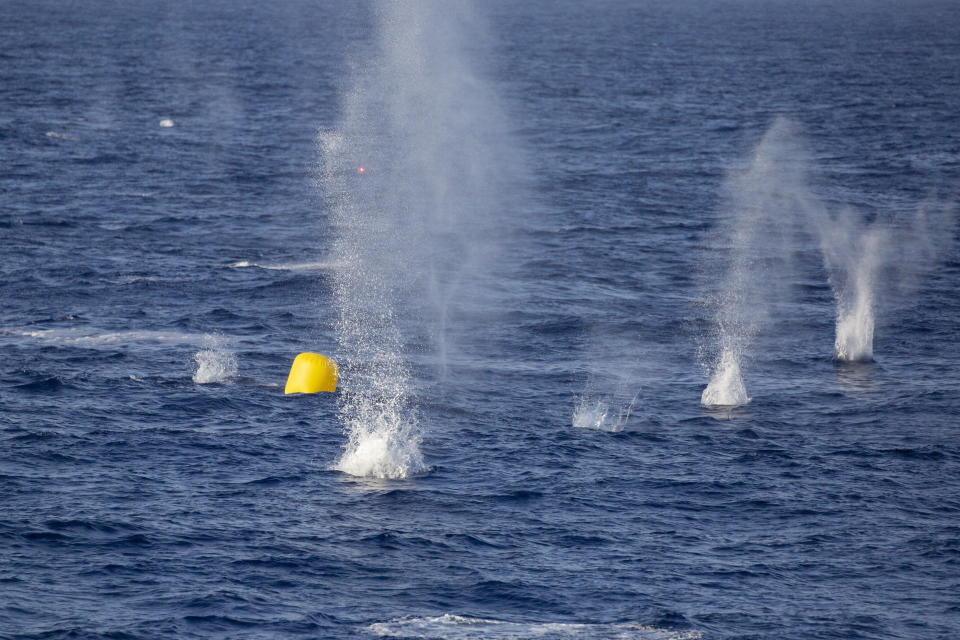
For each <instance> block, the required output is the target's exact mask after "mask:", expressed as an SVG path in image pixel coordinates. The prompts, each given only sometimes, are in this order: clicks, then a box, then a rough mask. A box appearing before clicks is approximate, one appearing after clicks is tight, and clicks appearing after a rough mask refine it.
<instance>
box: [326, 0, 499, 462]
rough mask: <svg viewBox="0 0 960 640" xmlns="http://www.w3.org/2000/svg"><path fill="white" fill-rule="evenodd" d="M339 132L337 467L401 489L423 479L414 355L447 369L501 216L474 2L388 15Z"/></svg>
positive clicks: (329, 139)
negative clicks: (459, 316) (398, 482)
mask: <svg viewBox="0 0 960 640" xmlns="http://www.w3.org/2000/svg"><path fill="white" fill-rule="evenodd" d="M376 12H377V18H378V20H377V28H378V40H377V43H376V48H375V50H374V51H373V52H366V51H362V52H360V54H359V55H360V57H359V58H358V59H359V60H361V61H362V64H359V65H358V66H357V68H356V73H355V78H354V80H355V86H354V88H353V90H351V91H350V92H348V93H347V94H346V95H345V105H344V116H343V118H342V121H341V123H340V126H339V127H338V129H337V130H335V131H325V132H321V133H320V135H319V142H320V146H321V153H322V175H321V178H320V181H319V182H320V188H321V189H322V190H323V195H324V198H325V199H326V201H327V203H328V205H329V208H330V213H331V215H330V220H331V228H332V229H333V230H334V233H335V237H334V242H333V246H332V251H331V254H332V257H333V259H334V262H335V264H336V265H337V267H336V269H335V270H334V278H333V290H334V300H335V303H336V306H337V308H338V310H339V320H338V322H337V335H338V343H339V344H338V353H337V361H338V363H339V364H340V373H341V375H340V385H339V388H340V390H341V393H340V395H339V404H340V411H339V417H340V421H341V424H342V426H343V428H344V431H345V432H346V434H347V442H346V445H345V450H344V453H343V455H342V457H341V459H340V460H339V462H338V463H337V464H336V465H335V468H336V469H338V470H340V471H343V472H345V473H350V474H353V475H358V476H374V477H381V478H403V477H407V476H409V475H411V474H415V473H418V472H421V471H423V470H425V468H426V466H425V464H424V461H423V457H422V454H421V452H420V442H421V438H422V428H421V425H420V422H419V419H418V415H417V412H416V406H415V402H414V401H413V399H412V397H411V393H412V392H411V389H412V386H413V381H412V379H411V375H412V374H411V363H410V361H409V353H410V352H412V351H414V350H416V352H417V353H420V354H426V353H429V352H431V351H433V352H434V353H437V354H439V355H440V358H441V363H440V366H441V368H442V366H443V362H442V360H443V359H445V358H446V354H447V352H448V351H449V349H450V347H451V343H452V341H451V340H450V339H449V336H448V334H449V331H450V327H451V325H452V323H451V322H450V320H449V318H450V315H449V312H448V309H449V308H450V307H451V306H452V305H454V304H458V303H460V302H462V301H464V300H470V299H471V297H472V295H473V294H474V293H475V291H473V290H472V288H471V287H470V286H466V285H465V282H467V281H468V280H469V278H472V277H473V274H474V273H477V272H482V271H483V267H484V264H482V263H483V261H484V260H486V258H487V254H486V253H485V249H486V248H487V247H489V246H491V245H490V243H489V241H488V240H489V235H490V234H486V233H485V232H486V231H489V228H490V220H491V219H493V218H494V217H495V216H496V215H499V214H498V213H494V212H495V211H498V209H497V207H498V206H499V204H500V203H501V199H502V197H503V196H502V195H500V194H499V193H498V187H499V186H500V185H502V184H503V182H504V180H503V179H502V175H501V174H502V172H504V171H508V170H509V167H510V166H511V160H510V156H509V155H508V154H503V153H501V147H500V146H499V142H498V141H499V140H501V139H502V137H503V136H504V133H505V132H504V129H505V127H504V121H503V119H502V116H500V115H499V114H500V111H499V108H498V106H497V105H496V104H495V101H493V100H492V99H491V94H490V91H489V89H488V88H487V87H486V86H485V84H484V82H483V81H482V80H481V78H480V76H478V75H477V73H476V72H475V71H474V69H472V65H470V64H468V61H469V57H470V56H469V55H468V54H467V49H466V48H467V47H468V46H469V45H472V44H475V42H474V40H475V37H476V35H477V33H478V32H479V31H482V28H480V27H479V26H478V25H479V22H478V20H477V19H476V17H475V16H473V14H472V13H471V12H470V11H469V8H468V5H467V4H466V3H464V2H440V1H437V0H428V1H423V2H414V3H410V2H386V3H379V4H377V5H376Z"/></svg>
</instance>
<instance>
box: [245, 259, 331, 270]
mask: <svg viewBox="0 0 960 640" xmlns="http://www.w3.org/2000/svg"><path fill="white" fill-rule="evenodd" d="M227 266H228V267H231V268H234V269H247V268H252V267H256V268H258V269H267V270H270V271H332V270H334V269H336V268H337V267H338V265H337V264H336V263H333V262H289V263H280V264H260V263H258V262H250V261H248V260H238V261H237V262H231V263H230V264H229V265H227Z"/></svg>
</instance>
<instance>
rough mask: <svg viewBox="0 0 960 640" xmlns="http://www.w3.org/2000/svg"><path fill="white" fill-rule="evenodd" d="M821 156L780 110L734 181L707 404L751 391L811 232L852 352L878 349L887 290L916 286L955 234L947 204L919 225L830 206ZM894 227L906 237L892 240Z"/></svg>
mask: <svg viewBox="0 0 960 640" xmlns="http://www.w3.org/2000/svg"><path fill="white" fill-rule="evenodd" d="M811 166H812V162H811V160H810V156H809V154H808V152H807V150H806V148H805V146H804V144H803V141H802V139H801V137H800V135H799V133H798V132H797V127H796V126H795V125H794V124H792V123H791V122H789V121H788V120H785V119H779V120H778V121H777V122H775V123H774V124H773V126H771V128H770V129H769V130H768V131H767V133H766V135H765V136H764V137H763V139H762V140H761V142H760V144H759V145H757V148H756V150H755V152H754V156H753V159H752V162H751V165H750V167H749V168H748V170H746V171H745V172H743V173H742V174H739V175H735V176H733V177H732V178H731V179H730V180H729V181H728V188H729V189H730V202H731V203H732V205H733V210H734V212H735V214H734V218H733V219H734V231H733V234H732V242H731V244H732V246H731V251H732V261H731V268H730V271H729V274H728V278H727V280H726V282H725V286H724V288H723V291H722V293H721V295H720V296H719V298H718V302H719V304H718V309H719V310H718V312H717V316H716V319H717V336H718V340H717V343H718V349H717V350H718V352H719V355H718V356H717V358H716V361H715V364H714V367H713V370H712V375H711V379H710V382H709V384H708V385H707V388H706V389H705V390H704V391H703V395H702V397H701V403H702V404H703V405H705V406H716V405H740V404H745V403H746V402H748V401H749V398H748V397H747V392H746V387H745V385H744V382H743V377H742V373H741V370H742V365H743V361H744V358H745V356H746V355H747V354H748V352H749V348H750V346H751V344H752V337H753V336H754V335H755V334H756V333H757V332H758V331H759V330H760V329H761V328H762V327H763V326H764V325H765V324H766V320H767V318H768V316H769V313H770V310H771V307H772V305H771V303H772V302H775V301H776V299H777V296H783V295H784V293H785V292H787V291H788V290H789V288H790V282H789V281H788V280H787V278H788V277H789V275H790V273H791V271H792V267H791V264H790V260H789V259H787V258H786V256H789V255H790V254H791V252H792V250H793V248H795V247H796V246H798V245H799V244H800V243H801V238H803V237H810V236H812V237H814V238H816V239H817V241H818V242H819V248H820V252H821V254H822V256H823V264H824V268H825V270H826V272H827V277H828V280H829V283H830V287H831V289H832V291H833V295H834V299H835V300H836V331H835V340H834V355H835V357H836V358H837V359H838V360H841V361H851V362H862V361H869V360H871V359H872V358H873V342H874V329H875V326H876V314H877V309H878V305H879V303H880V294H881V293H882V294H885V295H887V296H891V297H892V296H894V295H897V294H900V295H902V294H903V293H905V292H907V291H909V290H912V289H913V288H914V287H915V286H916V283H917V282H918V281H919V279H920V277H921V276H922V274H924V273H926V272H927V271H928V270H929V269H930V268H931V267H932V265H933V263H934V262H935V261H936V259H937V257H938V256H939V255H942V254H943V252H944V251H945V248H946V245H947V244H948V243H949V242H951V241H952V237H953V229H954V225H955V222H954V215H953V211H952V209H947V208H944V207H937V209H938V215H936V216H930V215H928V211H927V208H928V207H929V205H927V207H921V208H920V209H918V211H917V213H916V215H915V216H914V218H913V220H912V222H911V223H909V225H908V224H906V223H905V222H904V221H903V220H898V219H896V218H894V219H891V220H884V219H880V218H878V219H875V220H874V221H873V222H870V223H868V222H867V221H866V220H865V219H864V218H863V216H861V215H860V214H858V213H857V212H856V211H854V210H852V209H844V210H841V211H839V212H836V213H833V212H831V211H829V210H828V208H827V207H826V205H825V204H824V203H823V202H822V201H821V200H820V199H818V198H817V197H816V196H815V195H814V194H813V192H812V190H811V188H810V186H809V182H810V181H809V178H808V175H809V172H810V168H811ZM894 231H896V237H897V242H896V243H893V242H891V241H890V239H891V237H892V234H893V232H894ZM894 244H895V245H896V246H895V247H894ZM778 254H779V256H780V257H779V258H778V257H777V255H778Z"/></svg>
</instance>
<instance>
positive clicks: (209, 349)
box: [193, 334, 238, 384]
mask: <svg viewBox="0 0 960 640" xmlns="http://www.w3.org/2000/svg"><path fill="white" fill-rule="evenodd" d="M204 343H205V346H204V348H203V349H201V350H200V351H197V352H196V353H195V354H194V356H193V359H194V361H195V362H196V364H197V370H196V371H195V372H194V374H193V381H194V382H196V383H197V384H212V383H219V384H223V383H224V382H228V381H229V380H230V379H231V378H233V377H235V376H236V375H237V370H238V365H237V356H236V354H235V353H234V352H233V350H232V349H230V348H229V346H228V345H227V342H226V340H225V339H224V338H223V337H221V336H218V335H213V334H208V335H206V336H204Z"/></svg>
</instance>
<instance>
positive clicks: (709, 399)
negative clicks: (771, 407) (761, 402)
mask: <svg viewBox="0 0 960 640" xmlns="http://www.w3.org/2000/svg"><path fill="white" fill-rule="evenodd" d="M748 402H750V398H749V397H748V396H747V387H746V385H744V384H743V376H742V375H741V374H740V358H738V357H737V356H736V354H735V353H734V352H733V350H732V349H724V350H723V352H722V354H721V356H720V362H719V364H718V365H717V366H716V368H715V369H714V372H713V376H712V377H711V378H710V383H709V384H708V385H707V388H706V389H704V390H703V393H702V394H701V396H700V404H702V405H703V406H705V407H738V406H741V405H745V404H747V403H748Z"/></svg>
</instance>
